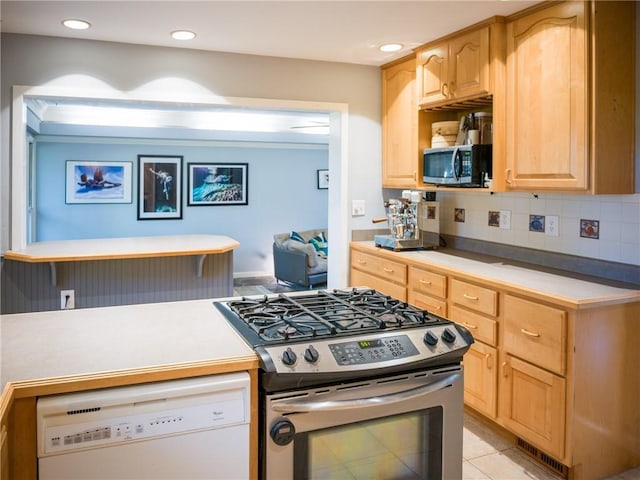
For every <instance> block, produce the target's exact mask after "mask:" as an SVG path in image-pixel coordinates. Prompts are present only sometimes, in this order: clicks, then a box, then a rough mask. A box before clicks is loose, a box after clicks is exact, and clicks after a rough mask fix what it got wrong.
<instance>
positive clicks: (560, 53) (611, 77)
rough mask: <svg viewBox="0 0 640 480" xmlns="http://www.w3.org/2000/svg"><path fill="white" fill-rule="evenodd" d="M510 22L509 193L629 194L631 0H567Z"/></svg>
mask: <svg viewBox="0 0 640 480" xmlns="http://www.w3.org/2000/svg"><path fill="white" fill-rule="evenodd" d="M512 18H513V19H512V20H511V21H509V22H508V23H507V28H506V31H507V64H506V83H507V89H506V122H505V131H504V136H505V139H506V155H505V161H506V170H505V173H504V175H505V184H506V188H507V190H526V191H537V190H556V191H577V192H579V191H583V192H586V193H599V194H616V193H633V192H634V168H635V158H634V135H635V123H634V120H635V117H634V108H635V93H634V85H635V18H636V17H635V2H625V1H622V2H604V1H602V2H563V3H560V4H554V5H553V6H550V7H547V8H543V9H533V10H528V11H525V13H523V14H522V15H517V16H514V17H512ZM498 135H500V132H497V131H495V130H494V137H495V136H498ZM494 171H495V164H494Z"/></svg>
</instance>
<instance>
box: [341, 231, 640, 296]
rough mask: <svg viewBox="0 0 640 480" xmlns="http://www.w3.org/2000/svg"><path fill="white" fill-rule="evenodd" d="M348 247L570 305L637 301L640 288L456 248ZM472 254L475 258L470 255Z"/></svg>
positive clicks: (368, 244)
mask: <svg viewBox="0 0 640 480" xmlns="http://www.w3.org/2000/svg"><path fill="white" fill-rule="evenodd" d="M351 245H352V247H354V248H356V249H358V248H360V249H364V250H365V251H367V252H369V253H372V252H375V253H376V255H378V256H383V257H385V258H389V259H394V258H396V259H399V260H403V261H405V262H406V263H409V264H412V265H420V264H428V266H430V267H436V268H440V269H442V270H445V271H447V272H448V273H454V274H456V273H457V274H460V275H461V276H472V277H474V280H478V279H480V280H486V281H487V282H488V283H491V284H494V285H497V286H506V287H508V288H510V289H513V288H514V287H515V288H520V289H522V290H523V291H526V293H529V294H530V293H536V294H539V295H542V296H545V297H548V298H550V299H553V300H554V301H558V302H561V303H563V304H566V305H568V306H571V307H574V308H583V307H588V306H598V305H605V304H614V303H626V302H639V301H640V290H638V289H635V288H626V287H621V286H618V285H612V284H611V282H606V281H602V282H600V281H596V280H595V279H589V280H585V279H583V278H578V277H579V276H577V275H576V276H573V275H570V272H567V274H566V275H565V274H560V273H558V272H550V271H549V269H547V271H544V269H536V268H534V266H528V265H527V266H525V265H523V264H521V263H518V262H510V261H507V260H501V259H499V258H495V257H489V256H486V257H485V256H482V255H466V254H464V253H462V252H458V251H447V249H444V250H413V251H399V252H394V251H391V250H384V249H382V248H380V247H376V246H375V243H374V242H372V241H364V242H352V243H351ZM471 257H475V258H471Z"/></svg>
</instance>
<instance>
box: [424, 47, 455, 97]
mask: <svg viewBox="0 0 640 480" xmlns="http://www.w3.org/2000/svg"><path fill="white" fill-rule="evenodd" d="M416 58H417V62H418V65H417V71H418V89H419V90H418V95H419V98H420V101H419V103H420V105H421V106H425V104H430V103H437V102H442V101H443V100H448V99H449V93H450V92H449V84H448V81H449V79H448V68H449V44H448V42H444V43H441V44H438V45H435V46H433V47H430V48H427V49H426V50H422V51H419V52H418V54H417V57H416Z"/></svg>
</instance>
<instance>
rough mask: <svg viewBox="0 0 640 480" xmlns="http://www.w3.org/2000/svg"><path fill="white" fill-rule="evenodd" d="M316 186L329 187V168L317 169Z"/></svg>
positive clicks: (320, 187)
mask: <svg viewBox="0 0 640 480" xmlns="http://www.w3.org/2000/svg"><path fill="white" fill-rule="evenodd" d="M318 188H319V189H320V190H322V189H325V188H329V170H318Z"/></svg>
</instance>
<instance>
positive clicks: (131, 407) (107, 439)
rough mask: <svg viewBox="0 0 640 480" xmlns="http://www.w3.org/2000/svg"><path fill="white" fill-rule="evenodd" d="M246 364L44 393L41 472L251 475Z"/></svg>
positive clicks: (63, 475)
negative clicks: (204, 372) (209, 373)
mask: <svg viewBox="0 0 640 480" xmlns="http://www.w3.org/2000/svg"><path fill="white" fill-rule="evenodd" d="M249 418H250V388H249V375H248V374H247V373H246V372H241V373H230V374H221V375H212V376H206V377H196V378H189V379H182V380H171V381H165V382H156V383H148V384H142V385H135V386H127V387H115V388H108V389H102V390H92V391H87V392H79V393H70V394H63V395H54V396H47V397H41V398H39V399H38V403H37V419H38V478H39V479H40V480H53V479H55V480H62V479H64V480H72V479H82V480H89V479H103V480H106V479H112V480H116V479H117V480H124V479H136V480H142V479H153V480H159V479H180V480H192V479H193V480H195V479H207V480H212V479H224V480H236V479H238V480H240V479H247V478H249Z"/></svg>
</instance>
